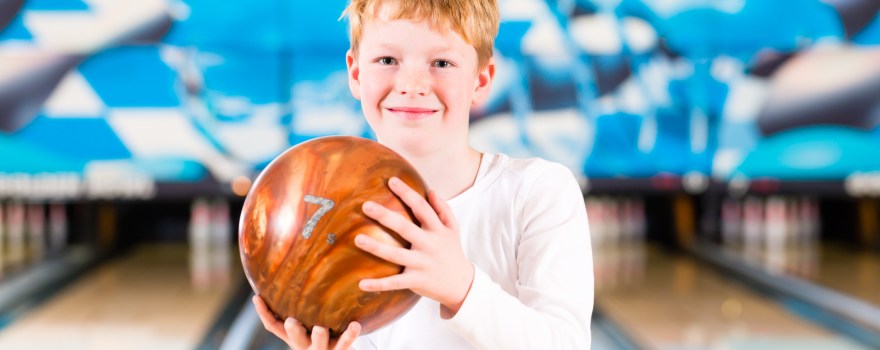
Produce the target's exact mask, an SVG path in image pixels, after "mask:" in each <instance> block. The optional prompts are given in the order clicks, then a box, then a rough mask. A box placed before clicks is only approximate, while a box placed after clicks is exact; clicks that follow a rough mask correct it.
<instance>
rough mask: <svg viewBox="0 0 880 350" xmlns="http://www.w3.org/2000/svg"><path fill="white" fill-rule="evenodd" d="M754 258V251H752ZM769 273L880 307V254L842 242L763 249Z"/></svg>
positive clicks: (762, 257)
mask: <svg viewBox="0 0 880 350" xmlns="http://www.w3.org/2000/svg"><path fill="white" fill-rule="evenodd" d="M753 257H754V254H753ZM758 258H759V259H762V261H763V262H764V264H763V265H764V267H765V268H766V269H767V270H769V271H770V272H777V273H785V274H787V275H790V276H794V277H798V278H801V279H804V280H807V281H810V282H812V283H814V284H816V285H819V286H821V287H824V288H828V289H831V290H833V291H835V292H839V293H842V294H845V295H847V296H850V297H854V298H857V299H859V300H862V301H864V302H867V303H869V304H872V305H875V306H877V307H880V254H878V253H877V252H876V251H872V250H870V249H864V248H862V247H857V246H854V245H852V244H846V243H842V242H822V243H812V244H798V245H788V246H786V247H784V248H782V249H779V250H778V251H775V252H774V251H770V250H766V249H765V250H763V251H762V252H761V255H760V257H758Z"/></svg>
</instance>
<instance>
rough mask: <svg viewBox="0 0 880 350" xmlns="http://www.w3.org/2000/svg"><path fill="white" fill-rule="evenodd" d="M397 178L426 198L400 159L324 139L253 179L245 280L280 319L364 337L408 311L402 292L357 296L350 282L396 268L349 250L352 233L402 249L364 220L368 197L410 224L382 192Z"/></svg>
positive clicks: (244, 233)
mask: <svg viewBox="0 0 880 350" xmlns="http://www.w3.org/2000/svg"><path fill="white" fill-rule="evenodd" d="M392 176H396V177H398V178H400V179H401V180H402V181H403V182H405V183H407V184H408V185H409V186H410V187H412V188H413V189H414V190H415V191H417V192H419V193H420V194H422V195H423V197H427V187H426V185H425V182H424V181H423V180H422V178H421V176H419V174H418V173H417V172H416V170H415V168H413V167H412V165H410V164H409V163H408V162H407V161H406V160H405V159H403V157H401V156H400V155H398V154H397V153H395V152H394V151H392V150H391V149H389V148H387V147H385V146H383V145H381V144H379V143H377V142H374V141H371V140H367V139H363V138H357V137H346V136H332V137H322V138H317V139H313V140H310V141H306V142H303V143H301V144H299V145H296V146H294V147H291V148H290V149H288V150H286V151H285V152H283V153H282V154H281V155H279V156H278V157H277V158H275V159H274V160H273V161H272V162H271V163H269V165H268V166H267V167H266V168H265V169H264V170H263V171H262V172H261V173H260V175H259V176H258V177H257V179H256V181H254V184H253V187H252V188H251V190H250V192H249V193H248V195H247V197H246V198H245V202H244V206H243V208H242V213H241V220H240V222H239V236H238V241H239V248H240V255H241V261H242V265H243V266H244V272H245V275H246V276H247V279H248V281H249V282H250V284H251V287H252V288H253V289H254V291H255V292H256V293H257V294H259V295H260V296H261V297H262V298H263V300H264V301H265V302H266V305H267V306H268V307H269V309H270V310H272V312H274V313H275V314H276V315H277V316H278V317H279V318H280V319H282V320H284V319H286V318H287V317H293V318H295V319H297V320H299V321H300V322H301V323H302V324H303V325H304V326H305V327H306V329H308V330H311V329H312V327H313V326H316V325H317V326H322V327H327V328H328V329H329V330H330V335H331V336H333V337H337V336H339V335H341V334H342V332H344V331H345V329H346V328H347V327H348V324H349V323H350V322H351V321H358V322H360V323H361V326H362V331H361V334H367V333H370V332H372V331H374V330H376V329H378V328H379V327H382V326H383V325H385V324H387V323H388V322H391V321H393V320H394V319H396V318H398V317H399V316H401V315H403V314H404V313H405V312H406V311H407V310H409V309H410V308H411V307H412V306H413V305H415V303H416V301H418V298H419V296H418V295H417V294H414V293H413V292H412V291H410V290H408V289H407V290H398V291H387V292H365V291H362V290H361V289H360V288H359V287H358V282H359V281H360V280H362V279H366V278H381V277H387V276H391V275H395V274H398V273H400V272H402V271H403V267H402V266H400V265H397V264H393V263H390V262H388V261H385V260H383V259H380V258H377V257H375V256H373V255H372V254H370V253H367V252H365V251H363V250H361V249H360V248H357V247H356V246H355V245H354V238H355V236H357V235H358V234H365V235H367V236H371V237H372V238H374V239H376V240H379V241H381V242H384V243H386V244H391V245H395V246H398V247H405V248H409V243H408V242H407V241H405V240H404V239H403V238H401V237H400V236H399V235H398V234H397V233H395V232H393V231H391V230H390V229H388V228H386V227H384V226H382V225H381V224H379V223H378V222H376V221H375V220H372V219H370V218H369V217H367V216H365V215H364V213H363V211H362V210H361V205H362V204H363V203H364V202H365V201H367V200H371V201H374V202H377V203H379V204H381V205H383V206H385V207H386V208H389V209H390V210H393V211H396V212H398V213H400V214H401V215H404V216H405V217H408V218H409V219H410V220H412V221H413V222H414V223H416V219H415V217H414V216H413V214H412V212H411V211H410V210H409V209H408V208H407V207H406V205H404V203H403V202H402V201H401V200H400V199H399V198H398V197H397V196H395V195H394V193H393V192H391V190H390V189H389V188H388V185H387V184H388V180H389V179H390V178H391V177H392Z"/></svg>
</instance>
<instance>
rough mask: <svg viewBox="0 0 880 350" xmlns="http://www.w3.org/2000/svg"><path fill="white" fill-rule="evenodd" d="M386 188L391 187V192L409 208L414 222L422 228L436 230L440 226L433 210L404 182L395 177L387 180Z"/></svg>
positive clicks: (423, 198)
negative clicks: (413, 216)
mask: <svg viewBox="0 0 880 350" xmlns="http://www.w3.org/2000/svg"><path fill="white" fill-rule="evenodd" d="M388 186H389V187H391V191H393V192H394V194H396V195H397V197H399V198H400V200H402V201H403V203H404V204H406V206H407V207H409V208H410V209H411V210H412V212H413V214H414V215H415V216H416V220H419V222H420V223H421V224H422V227H424V228H428V229H430V228H437V227H438V226H439V225H440V220H439V219H438V218H437V213H435V212H434V209H433V208H431V206H430V205H429V204H428V202H427V201H425V197H422V195H421V194H419V193H418V192H416V191H415V190H413V189H412V188H410V187H409V185H407V184H406V183H405V182H403V181H402V180H400V179H398V178H397V177H392V178H391V179H390V180H388Z"/></svg>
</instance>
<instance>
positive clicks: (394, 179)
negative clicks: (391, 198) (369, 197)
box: [388, 176, 402, 186]
mask: <svg viewBox="0 0 880 350" xmlns="http://www.w3.org/2000/svg"><path fill="white" fill-rule="evenodd" d="M388 183H389V184H391V186H400V184H401V183H402V181H400V179H398V178H397V177H396V176H392V177H391V180H388Z"/></svg>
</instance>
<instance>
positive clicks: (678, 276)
mask: <svg viewBox="0 0 880 350" xmlns="http://www.w3.org/2000/svg"><path fill="white" fill-rule="evenodd" d="M594 261H595V264H596V266H595V269H596V289H597V291H596V293H597V294H596V309H597V312H600V313H602V315H603V316H604V317H606V318H607V319H609V320H610V321H611V322H614V323H615V324H616V325H617V326H618V327H619V328H621V329H622V330H623V331H624V332H625V333H626V334H627V335H628V336H630V337H631V338H632V340H633V341H634V342H635V343H637V344H638V345H639V346H640V347H642V348H645V349H682V348H687V349H717V348H723V349H765V348H766V349H777V348H803V349H866V348H865V347H863V346H861V345H860V344H858V343H855V342H853V341H851V340H849V339H848V338H844V337H843V336H841V335H838V334H835V333H832V332H830V331H829V330H826V329H824V328H822V327H820V326H818V325H816V324H814V323H812V322H810V321H807V320H805V319H803V318H801V317H799V316H798V315H796V314H793V313H792V312H791V311H789V310H788V309H786V307H785V306H784V305H782V304H780V303H778V302H776V301H774V300H771V299H768V298H767V297H764V296H762V295H761V294H758V293H756V292H754V291H753V290H751V289H750V288H748V287H747V286H745V285H743V284H741V283H740V282H737V281H736V280H733V279H731V278H729V277H726V276H725V275H722V274H721V273H719V272H718V271H717V270H715V269H713V268H711V267H709V266H707V265H705V264H704V263H702V262H700V261H698V260H696V259H695V258H693V257H691V256H688V255H684V254H682V253H678V252H675V251H669V250H665V249H664V248H661V247H659V246H656V245H653V244H649V243H643V242H633V243H621V242H616V243H606V244H601V245H597V246H595V247H594Z"/></svg>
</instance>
